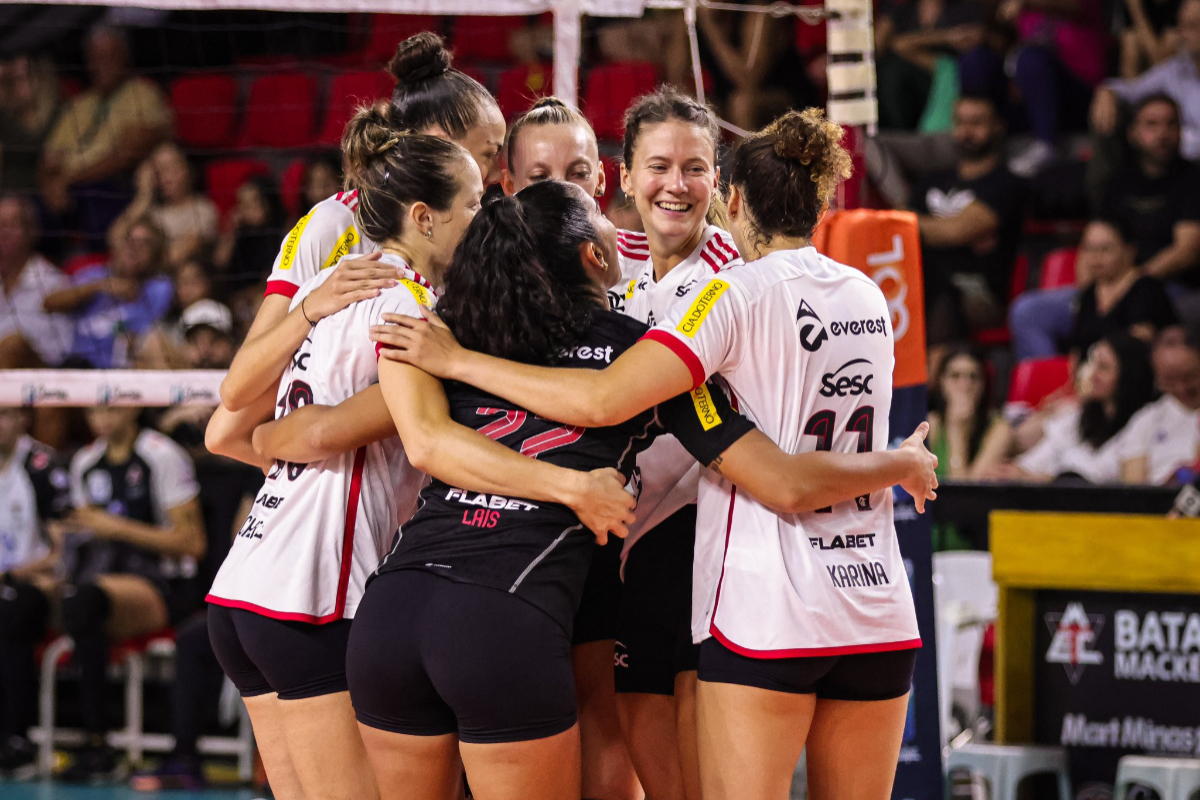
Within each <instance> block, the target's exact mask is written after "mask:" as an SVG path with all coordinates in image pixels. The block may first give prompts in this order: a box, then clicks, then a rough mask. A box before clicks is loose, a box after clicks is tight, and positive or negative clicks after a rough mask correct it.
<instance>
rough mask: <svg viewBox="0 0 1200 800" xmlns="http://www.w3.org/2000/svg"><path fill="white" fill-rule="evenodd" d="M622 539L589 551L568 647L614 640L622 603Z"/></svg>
mask: <svg viewBox="0 0 1200 800" xmlns="http://www.w3.org/2000/svg"><path fill="white" fill-rule="evenodd" d="M624 545H625V540H624V539H618V538H617V537H616V536H610V537H608V544H606V545H604V546H603V547H600V546H599V545H597V546H596V547H594V548H593V549H592V563H591V564H590V565H589V566H588V574H587V582H586V583H584V585H583V597H582V599H581V600H580V601H579V610H578V611H576V612H575V621H574V623H573V624H572V626H571V644H573V645H576V644H587V643H588V642H600V641H604V640H605V639H615V638H617V615H618V612H619V611H620V608H619V604H620V601H621V548H622V547H623V546H624Z"/></svg>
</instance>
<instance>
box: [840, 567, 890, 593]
mask: <svg viewBox="0 0 1200 800" xmlns="http://www.w3.org/2000/svg"><path fill="white" fill-rule="evenodd" d="M825 570H826V571H827V572H828V573H829V580H831V581H833V585H834V587H836V588H838V589H866V588H869V587H871V586H880V585H886V584H889V583H891V581H890V580H888V576H887V573H886V572H884V571H883V564H882V563H881V562H879V561H868V562H867V563H866V564H835V565H833V566H829V567H825Z"/></svg>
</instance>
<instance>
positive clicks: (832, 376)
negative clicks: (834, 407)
mask: <svg viewBox="0 0 1200 800" xmlns="http://www.w3.org/2000/svg"><path fill="white" fill-rule="evenodd" d="M858 364H866V365H867V366H868V367H869V366H872V364H871V362H870V361H868V360H867V359H865V358H855V359H852V360H850V361H847V362H846V363H845V364H842V365H841V366H840V367H838V368H837V369H835V370H834V371H833V372H826V373H825V374H824V375H822V376H821V397H847V396H849V397H858V396H859V395H863V394H871V379H872V378H874V377H875V373H873V372H871V373H868V374H866V375H842V374H841V373H842V371H843V370H845V369H846V368H847V367H853V366H855V365H858Z"/></svg>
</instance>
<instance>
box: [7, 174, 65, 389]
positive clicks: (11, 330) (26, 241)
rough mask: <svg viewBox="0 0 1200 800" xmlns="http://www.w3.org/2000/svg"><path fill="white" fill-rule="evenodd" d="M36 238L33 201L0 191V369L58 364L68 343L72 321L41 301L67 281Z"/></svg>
mask: <svg viewBox="0 0 1200 800" xmlns="http://www.w3.org/2000/svg"><path fill="white" fill-rule="evenodd" d="M37 239H38V231H37V220H36V211H35V210H34V208H33V204H32V202H30V201H29V200H27V199H26V198H24V197H19V196H17V195H15V194H0V369H20V368H23V367H42V366H51V367H53V366H58V364H59V362H61V361H62V360H63V357H64V356H65V355H66V354H67V351H68V349H69V348H70V346H71V320H70V319H69V318H68V317H66V316H63V315H61V314H49V313H46V311H45V310H44V309H43V306H42V304H43V301H44V300H45V298H46V296H47V295H49V294H52V293H54V292H56V291H58V290H60V289H63V288H65V287H66V286H68V285H70V280H69V279H68V278H67V276H65V275H63V274H62V273H61V272H59V271H58V268H57V267H55V266H54V265H53V264H51V263H50V262H49V261H48V260H47V259H46V258H45V257H43V256H42V255H41V254H39V253H37V252H36V251H35V250H34V244H35V243H36V242H37Z"/></svg>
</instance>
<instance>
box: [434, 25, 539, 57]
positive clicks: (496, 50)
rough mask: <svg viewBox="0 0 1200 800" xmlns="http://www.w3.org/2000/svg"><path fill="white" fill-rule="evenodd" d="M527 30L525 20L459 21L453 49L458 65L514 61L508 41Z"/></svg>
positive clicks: (455, 26)
mask: <svg viewBox="0 0 1200 800" xmlns="http://www.w3.org/2000/svg"><path fill="white" fill-rule="evenodd" d="M524 27H525V18H524V17H458V18H457V19H455V20H454V36H453V38H452V40H451V41H452V45H453V49H454V58H455V60H456V61H511V60H512V55H511V54H510V53H509V49H508V37H509V36H511V35H512V32H513V31H515V30H517V29H518V28H524Z"/></svg>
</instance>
